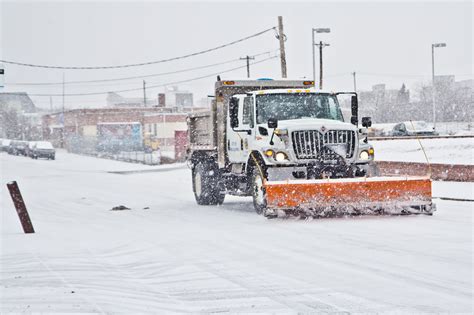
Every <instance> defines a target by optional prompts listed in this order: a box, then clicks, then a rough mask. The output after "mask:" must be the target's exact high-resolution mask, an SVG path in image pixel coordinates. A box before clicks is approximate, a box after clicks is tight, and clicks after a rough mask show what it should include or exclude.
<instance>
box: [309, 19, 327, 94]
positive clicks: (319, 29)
mask: <svg viewBox="0 0 474 315" xmlns="http://www.w3.org/2000/svg"><path fill="white" fill-rule="evenodd" d="M330 32H331V29H330V28H313V29H312V32H311V35H312V46H313V81H314V82H315V83H316V61H315V57H316V56H315V54H316V51H315V48H314V46H317V45H318V44H316V43H315V41H314V40H315V39H314V33H330ZM320 44H322V42H320ZM323 45H324V46H329V44H323ZM322 58H323V57H322V46H321V45H320V48H319V64H320V69H319V76H320V80H322V77H323V75H322V71H323V70H322ZM321 88H322V81H320V82H319V89H321Z"/></svg>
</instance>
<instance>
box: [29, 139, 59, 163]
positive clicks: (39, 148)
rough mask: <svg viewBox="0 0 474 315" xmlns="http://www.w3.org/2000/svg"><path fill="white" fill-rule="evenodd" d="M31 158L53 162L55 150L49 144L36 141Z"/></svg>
mask: <svg viewBox="0 0 474 315" xmlns="http://www.w3.org/2000/svg"><path fill="white" fill-rule="evenodd" d="M31 158H32V159H37V158H47V159H51V160H54V159H55V158H56V150H55V149H54V147H53V145H52V144H51V142H48V141H37V142H36V143H35V145H34V146H33V149H32V153H31Z"/></svg>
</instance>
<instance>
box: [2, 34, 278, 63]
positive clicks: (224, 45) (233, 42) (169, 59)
mask: <svg viewBox="0 0 474 315" xmlns="http://www.w3.org/2000/svg"><path fill="white" fill-rule="evenodd" d="M275 29H276V27H271V28H269V29H266V30H263V31H261V32H258V33H255V34H253V35H250V36H246V37H244V38H241V39H238V40H234V41H232V42H230V43H227V44H223V45H220V46H216V47H213V48H209V49H205V50H201V51H198V52H195V53H192V54H188V55H183V56H178V57H173V58H168V59H161V60H156V61H149V62H142V63H133V64H127V65H117V66H93V67H92V66H91V67H79V66H51V65H37V64H31V63H23V62H17V61H9V60H0V62H3V63H6V64H11V65H17V66H24V67H34V68H46V69H63V70H103V69H118V68H130V67H139V66H147V65H153V64H157V63H164V62H169V61H174V60H180V59H185V58H189V57H194V56H198V55H202V54H205V53H208V52H211V51H215V50H218V49H222V48H225V47H228V46H232V45H235V44H237V43H240V42H243V41H246V40H248V39H251V38H254V37H257V36H260V35H263V34H265V33H267V32H269V31H271V30H275Z"/></svg>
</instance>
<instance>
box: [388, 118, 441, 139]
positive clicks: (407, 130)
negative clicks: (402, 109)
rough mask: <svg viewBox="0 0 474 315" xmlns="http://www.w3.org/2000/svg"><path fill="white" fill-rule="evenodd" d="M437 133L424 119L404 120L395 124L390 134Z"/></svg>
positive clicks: (425, 134)
mask: <svg viewBox="0 0 474 315" xmlns="http://www.w3.org/2000/svg"><path fill="white" fill-rule="evenodd" d="M436 135H438V133H437V132H436V131H434V130H433V128H432V127H430V126H429V125H428V124H427V123H426V121H405V122H401V123H398V124H396V125H395V126H394V127H393V129H392V136H395V137H397V136H402V137H403V136H436Z"/></svg>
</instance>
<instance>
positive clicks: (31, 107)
mask: <svg viewBox="0 0 474 315" xmlns="http://www.w3.org/2000/svg"><path fill="white" fill-rule="evenodd" d="M0 137H2V138H8V139H23V140H39V138H40V137H41V119H40V114H39V113H38V110H37V108H36V106H35V104H34V103H33V101H32V100H31V98H30V97H29V96H28V94H27V93H25V92H14V93H0Z"/></svg>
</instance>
